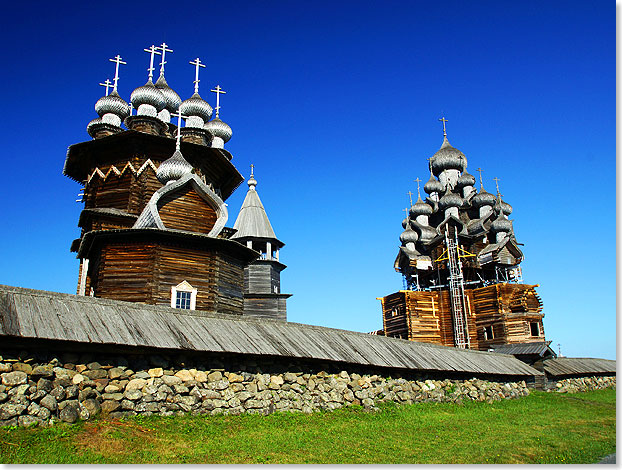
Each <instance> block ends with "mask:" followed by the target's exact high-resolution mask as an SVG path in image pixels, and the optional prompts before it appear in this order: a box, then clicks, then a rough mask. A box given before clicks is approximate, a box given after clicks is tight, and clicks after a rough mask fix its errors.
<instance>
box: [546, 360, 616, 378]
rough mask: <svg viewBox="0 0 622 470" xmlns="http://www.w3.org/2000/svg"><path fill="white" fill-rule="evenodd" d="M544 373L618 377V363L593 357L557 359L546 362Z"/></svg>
mask: <svg viewBox="0 0 622 470" xmlns="http://www.w3.org/2000/svg"><path fill="white" fill-rule="evenodd" d="M543 365H544V371H545V372H546V374H547V375H551V376H564V375H582V376H585V375H603V374H610V375H616V361H612V360H611V359H597V358H593V357H556V358H552V359H545V360H544V364H543Z"/></svg>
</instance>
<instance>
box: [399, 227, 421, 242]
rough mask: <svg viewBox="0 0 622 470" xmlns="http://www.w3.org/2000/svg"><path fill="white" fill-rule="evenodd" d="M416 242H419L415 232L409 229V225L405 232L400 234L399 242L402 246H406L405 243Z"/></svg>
mask: <svg viewBox="0 0 622 470" xmlns="http://www.w3.org/2000/svg"><path fill="white" fill-rule="evenodd" d="M417 240H419V235H417V232H415V231H414V230H413V229H412V228H410V225H409V226H407V227H406V230H404V231H403V232H402V233H401V234H400V241H401V242H402V245H406V244H407V243H417Z"/></svg>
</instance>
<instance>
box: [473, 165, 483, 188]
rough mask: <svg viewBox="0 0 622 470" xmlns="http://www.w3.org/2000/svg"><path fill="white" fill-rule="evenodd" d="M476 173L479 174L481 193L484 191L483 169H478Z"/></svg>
mask: <svg viewBox="0 0 622 470" xmlns="http://www.w3.org/2000/svg"><path fill="white" fill-rule="evenodd" d="M475 171H477V172H478V173H479V189H480V191H481V190H482V189H484V183H483V182H482V169H481V168H478V169H477V170H475Z"/></svg>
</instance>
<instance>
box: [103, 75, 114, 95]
mask: <svg viewBox="0 0 622 470" xmlns="http://www.w3.org/2000/svg"><path fill="white" fill-rule="evenodd" d="M100 85H101V86H103V87H106V96H108V88H110V87H112V82H111V81H110V80H108V79H106V81H105V82H104V83H100Z"/></svg>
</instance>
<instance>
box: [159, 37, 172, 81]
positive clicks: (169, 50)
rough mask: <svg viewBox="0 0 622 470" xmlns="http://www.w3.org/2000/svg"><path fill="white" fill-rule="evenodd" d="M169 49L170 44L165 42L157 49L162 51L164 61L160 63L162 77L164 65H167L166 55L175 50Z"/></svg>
mask: <svg viewBox="0 0 622 470" xmlns="http://www.w3.org/2000/svg"><path fill="white" fill-rule="evenodd" d="M167 47H168V44H166V43H165V42H163V43H162V44H161V45H160V47H158V48H157V49H160V50H161V51H162V60H161V61H160V75H164V64H166V60H164V56H165V55H166V53H167V52H173V49H167Z"/></svg>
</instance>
